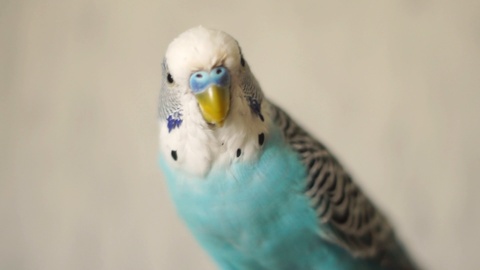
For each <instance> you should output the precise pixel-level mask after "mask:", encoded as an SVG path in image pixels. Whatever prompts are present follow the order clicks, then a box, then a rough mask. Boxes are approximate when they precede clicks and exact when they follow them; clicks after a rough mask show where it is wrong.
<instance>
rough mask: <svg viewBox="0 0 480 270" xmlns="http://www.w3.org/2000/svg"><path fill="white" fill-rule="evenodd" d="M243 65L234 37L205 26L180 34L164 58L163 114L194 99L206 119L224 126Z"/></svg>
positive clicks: (217, 125) (216, 124) (168, 113)
mask: <svg viewBox="0 0 480 270" xmlns="http://www.w3.org/2000/svg"><path fill="white" fill-rule="evenodd" d="M242 63H243V64H242ZM243 67H244V60H243V58H242V56H241V53H240V48H239V47H238V43H237V42H236V40H235V39H233V38H232V37H231V36H229V35H227V34H225V33H223V32H220V31H214V30H210V29H206V28H203V27H197V28H193V29H191V30H189V31H187V32H185V33H183V34H181V35H180V36H179V37H177V38H176V39H175V40H174V41H172V43H170V45H169V47H168V49H167V53H166V56H165V60H164V65H163V77H164V83H163V84H162V94H161V95H163V100H161V103H163V104H161V106H163V108H161V109H162V110H163V112H162V111H161V112H160V113H161V115H162V113H163V116H164V117H166V118H168V117H169V116H170V115H171V114H172V113H174V111H181V110H182V107H184V106H188V104H183V103H186V102H191V101H192V100H195V102H196V104H197V106H198V110H197V112H198V113H199V114H201V115H202V117H203V120H204V121H205V122H206V123H208V124H210V125H213V126H216V127H222V126H223V124H224V122H225V120H226V119H227V117H228V115H229V112H230V108H231V100H232V98H231V96H232V91H233V89H234V87H235V86H236V85H238V84H239V82H240V79H239V75H240V74H241V73H242V71H243V70H242V68H243ZM184 95H187V97H194V99H191V98H186V97H185V96H184ZM182 96H183V98H182ZM161 98H162V96H161Z"/></svg>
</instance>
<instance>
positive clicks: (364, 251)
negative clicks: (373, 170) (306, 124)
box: [272, 105, 394, 258]
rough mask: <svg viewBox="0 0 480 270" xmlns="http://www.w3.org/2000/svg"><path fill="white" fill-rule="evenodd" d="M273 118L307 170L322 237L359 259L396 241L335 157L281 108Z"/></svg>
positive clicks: (389, 229)
mask: <svg viewBox="0 0 480 270" xmlns="http://www.w3.org/2000/svg"><path fill="white" fill-rule="evenodd" d="M272 110H273V118H274V121H275V123H276V124H277V125H278V126H279V127H280V129H281V130H282V132H283V135H284V137H285V139H286V141H287V143H288V144H289V145H290V146H291V147H292V148H293V149H294V150H295V151H296V152H297V153H298V154H299V156H300V158H301V159H302V161H303V163H304V164H305V166H306V168H307V174H308V179H307V180H306V186H305V194H306V195H307V196H309V197H310V198H311V203H312V207H313V208H314V210H315V211H316V213H317V216H318V222H319V234H320V236H321V237H323V238H324V239H326V240H328V241H330V242H333V243H335V244H337V245H339V246H341V247H343V248H345V249H347V250H348V251H349V252H351V253H352V255H354V256H357V257H365V258H368V257H373V256H376V255H379V253H381V252H382V251H383V250H385V249H386V248H387V246H389V245H390V244H393V243H391V242H394V236H393V231H392V228H391V226H390V224H389V223H388V221H387V220H386V219H385V218H384V217H383V216H382V214H381V213H380V212H379V211H378V210H377V209H375V207H374V205H373V204H372V203H371V202H370V201H369V200H368V198H367V197H366V196H365V195H364V194H363V192H362V191H361V190H360V188H359V187H358V186H356V185H355V183H353V182H352V179H351V178H350V176H349V175H348V173H347V172H346V171H345V170H344V169H343V168H342V166H341V165H340V164H339V162H338V161H337V160H336V159H335V157H334V156H333V155H332V154H331V153H330V152H329V151H328V149H327V148H326V147H325V146H323V145H322V144H321V143H320V142H318V141H317V140H315V139H314V138H313V137H312V136H310V135H309V134H308V133H307V132H305V131H304V130H303V129H302V128H301V127H299V126H298V125H297V124H296V123H295V122H294V121H293V120H292V119H290V117H289V116H288V115H287V114H286V113H285V112H283V111H282V110H281V109H279V108H278V107H275V106H273V105H272Z"/></svg>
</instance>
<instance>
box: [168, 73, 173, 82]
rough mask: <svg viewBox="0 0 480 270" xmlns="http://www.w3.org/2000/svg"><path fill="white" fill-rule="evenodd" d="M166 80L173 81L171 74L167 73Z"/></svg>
mask: <svg viewBox="0 0 480 270" xmlns="http://www.w3.org/2000/svg"><path fill="white" fill-rule="evenodd" d="M167 81H168V83H173V78H172V74H170V73H168V75H167Z"/></svg>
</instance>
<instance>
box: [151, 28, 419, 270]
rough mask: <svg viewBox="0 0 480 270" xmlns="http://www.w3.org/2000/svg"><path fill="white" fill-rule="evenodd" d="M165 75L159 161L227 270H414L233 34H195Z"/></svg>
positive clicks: (171, 54)
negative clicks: (265, 83) (268, 91)
mask: <svg viewBox="0 0 480 270" xmlns="http://www.w3.org/2000/svg"><path fill="white" fill-rule="evenodd" d="M162 68H163V74H162V85H161V92H160V106H159V118H160V119H159V124H160V138H159V139H160V148H159V149H160V158H159V163H160V166H161V168H162V170H163V172H164V174H165V176H166V179H167V183H168V188H169V191H170V193H171V196H172V198H173V201H174V202H175V205H176V208H177V211H178V213H179V215H180V216H181V217H182V218H183V219H184V220H185V222H186V224H187V226H188V227H189V229H190V230H191V231H192V233H193V234H194V236H195V237H196V239H197V240H198V241H199V243H200V244H201V246H202V247H203V248H204V249H205V250H207V251H208V253H209V254H210V255H211V256H212V257H213V259H214V260H215V261H216V262H217V264H218V266H219V267H220V268H221V269H289V270H290V269H416V267H415V266H414V264H413V262H412V260H411V259H410V258H409V257H408V255H407V254H406V252H405V251H404V249H403V248H402V246H401V244H400V243H399V241H398V240H397V239H396V237H395V235H394V233H393V230H392V227H391V226H390V224H389V223H388V221H387V220H386V218H385V217H384V216H383V215H382V214H381V213H380V212H379V211H378V210H377V209H376V208H375V207H374V205H373V204H372V203H371V202H370V201H369V199H368V198H367V197H366V196H365V195H364V194H363V193H362V191H361V190H360V189H359V187H357V186H356V185H355V183H354V182H353V181H352V179H351V177H350V176H349V174H348V173H347V172H346V171H345V170H344V169H343V168H342V166H341V165H340V164H339V162H338V161H337V160H336V159H335V157H334V156H333V155H332V154H331V153H330V152H329V151H328V149H327V148H326V147H325V146H324V145H323V144H321V143H320V142H318V141H317V140H316V139H314V138H313V137H312V136H311V135H309V134H308V133H307V132H306V131H305V130H303V129H302V128H301V127H300V126H299V125H297V124H296V123H295V122H294V121H293V120H292V119H291V118H290V117H289V116H288V115H287V114H286V113H285V112H284V111H282V110H281V109H280V108H279V107H277V106H275V105H274V104H272V102H270V101H268V99H267V98H266V97H265V96H264V94H263V92H262V90H261V88H260V85H259V83H258V82H257V80H256V79H255V77H254V76H253V74H252V72H251V70H250V67H249V65H248V63H247V61H246V60H245V58H244V57H243V54H242V51H241V48H240V46H239V44H238V42H237V41H236V40H235V39H234V38H232V37H231V36H229V35H228V34H226V33H224V32H222V31H217V30H211V29H207V28H204V27H201V26H199V27H195V28H192V29H190V30H188V31H186V32H184V33H182V34H181V35H180V36H178V37H177V38H176V39H174V40H173V41H172V42H171V44H170V45H169V46H168V49H167V52H166V55H165V58H164V61H163V64H162Z"/></svg>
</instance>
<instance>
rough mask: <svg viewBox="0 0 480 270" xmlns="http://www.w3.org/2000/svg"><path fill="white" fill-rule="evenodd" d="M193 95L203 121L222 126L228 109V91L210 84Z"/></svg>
mask: <svg viewBox="0 0 480 270" xmlns="http://www.w3.org/2000/svg"><path fill="white" fill-rule="evenodd" d="M195 97H196V98H197V101H198V105H200V111H201V112H202V115H203V118H204V119H205V121H207V122H208V123H210V124H215V125H217V126H219V127H222V126H223V123H224V121H225V118H227V115H228V111H229V109H230V91H229V90H228V89H226V88H224V87H220V86H218V85H214V84H212V85H210V86H209V87H208V88H207V89H206V90H205V91H202V92H201V93H198V94H195Z"/></svg>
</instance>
